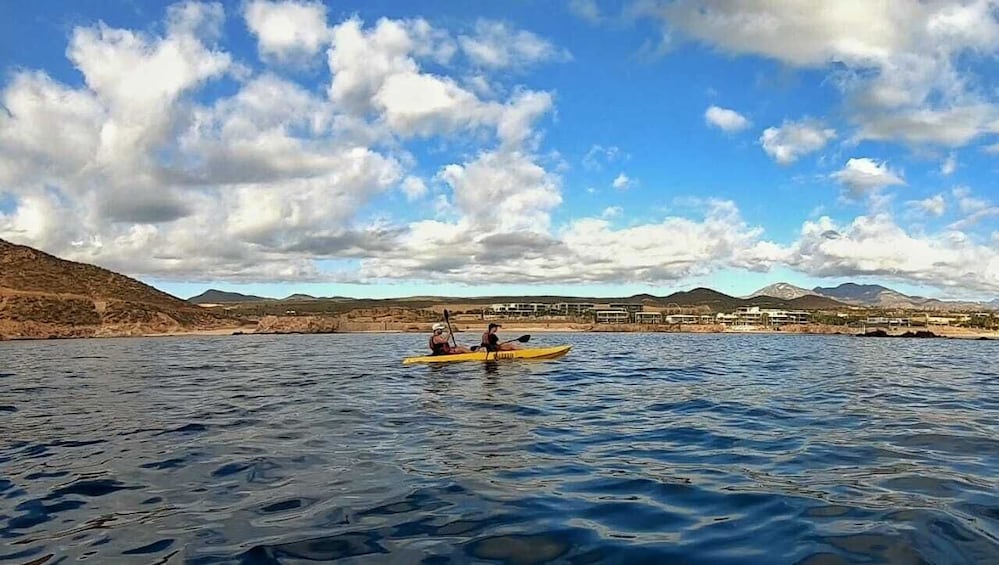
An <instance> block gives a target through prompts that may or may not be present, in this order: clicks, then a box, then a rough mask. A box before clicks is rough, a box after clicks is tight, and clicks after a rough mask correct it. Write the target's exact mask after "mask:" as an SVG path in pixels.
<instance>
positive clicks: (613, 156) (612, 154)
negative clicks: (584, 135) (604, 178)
mask: <svg viewBox="0 0 999 565" xmlns="http://www.w3.org/2000/svg"><path fill="white" fill-rule="evenodd" d="M622 158H623V159H627V158H628V155H627V154H625V153H623V152H622V151H621V149H620V148H619V147H616V146H613V145H612V146H610V147H604V146H602V145H593V146H592V147H590V150H589V151H587V152H586V155H584V156H583V167H584V168H586V169H587V170H590V171H599V170H602V169H603V168H604V165H605V164H611V163H613V162H615V161H617V160H618V159H622Z"/></svg>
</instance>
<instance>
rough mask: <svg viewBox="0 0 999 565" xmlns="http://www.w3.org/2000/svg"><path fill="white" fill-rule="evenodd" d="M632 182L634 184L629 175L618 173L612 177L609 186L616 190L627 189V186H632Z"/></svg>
mask: <svg viewBox="0 0 999 565" xmlns="http://www.w3.org/2000/svg"><path fill="white" fill-rule="evenodd" d="M634 184H635V181H634V179H632V178H631V177H629V176H628V175H626V174H624V173H619V174H618V175H617V176H616V177H614V180H613V181H612V182H611V186H613V187H614V188H616V189H618V190H628V189H629V188H631V187H632V186H634Z"/></svg>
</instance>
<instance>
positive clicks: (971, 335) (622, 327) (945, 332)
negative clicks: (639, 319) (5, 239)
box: [2, 321, 999, 341]
mask: <svg viewBox="0 0 999 565" xmlns="http://www.w3.org/2000/svg"><path fill="white" fill-rule="evenodd" d="M500 322H501V323H502V321H500ZM352 325H353V324H343V326H344V327H340V328H337V329H332V328H330V327H325V328H321V329H320V328H315V327H312V328H308V327H302V328H296V327H289V328H282V329H267V328H265V329H263V330H262V331H261V328H260V327H259V326H258V325H249V324H247V325H242V326H232V327H225V328H205V329H189V330H171V331H165V332H148V331H145V332H143V331H127V332H122V333H114V332H113V331H110V332H96V333H93V334H89V335H88V334H87V333H75V332H74V333H70V334H69V335H62V336H60V335H46V336H10V335H8V336H4V338H3V340H2V341H39V340H53V339H56V340H62V339H73V340H75V339H109V338H130V337H131V338H135V337H145V338H149V337H164V338H165V337H221V336H241V335H295V334H424V333H429V332H430V326H431V325H432V324H431V323H405V324H400V325H404V326H405V327H398V328H389V327H384V328H369V327H351V326H352ZM366 325H367V324H357V326H366ZM378 325H382V324H378ZM387 325H388V324H386V326H387ZM392 325H395V324H392ZM424 326H425V327H424ZM452 327H453V329H454V333H455V336H456V337H458V338H459V339H461V337H463V336H465V335H467V336H470V337H472V338H473V339H474V338H475V337H477V335H478V334H479V333H481V332H483V331H485V329H486V328H485V323H483V324H482V325H481V326H480V325H479V324H468V323H460V324H454V323H453V324H452ZM501 332H502V334H503V335H504V336H512V335H514V334H525V333H537V334H547V333H646V334H653V333H657V334H666V333H669V334H712V335H732V336H735V335H745V334H753V335H762V334H767V335H816V336H818V335H844V336H852V337H870V338H879V337H881V338H903V339H904V338H909V339H964V340H997V341H999V331H989V330H975V329H970V328H956V327H950V326H928V327H925V328H911V327H909V328H898V329H892V330H890V331H885V330H883V329H880V328H867V330H866V333H865V331H863V330H861V329H858V328H844V327H842V326H820V325H810V326H796V327H793V328H783V329H779V330H778V329H772V328H747V329H742V328H740V329H731V328H726V327H722V326H714V325H712V326H679V327H678V326H667V325H638V324H576V323H553V322H540V323H537V322H536V323H523V322H511V323H508V324H504V325H503V326H502V329H501ZM873 332H876V333H873ZM919 332H922V333H919Z"/></svg>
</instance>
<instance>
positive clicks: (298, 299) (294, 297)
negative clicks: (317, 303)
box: [281, 293, 321, 302]
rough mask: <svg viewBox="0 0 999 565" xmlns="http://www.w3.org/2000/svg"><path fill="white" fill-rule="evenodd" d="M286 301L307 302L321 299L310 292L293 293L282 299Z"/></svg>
mask: <svg viewBox="0 0 999 565" xmlns="http://www.w3.org/2000/svg"><path fill="white" fill-rule="evenodd" d="M281 300H282V301H284V302H306V301H309V300H321V299H320V298H316V297H315V296H311V295H308V294H300V293H299V294H292V295H289V296H286V297H284V298H282V299H281Z"/></svg>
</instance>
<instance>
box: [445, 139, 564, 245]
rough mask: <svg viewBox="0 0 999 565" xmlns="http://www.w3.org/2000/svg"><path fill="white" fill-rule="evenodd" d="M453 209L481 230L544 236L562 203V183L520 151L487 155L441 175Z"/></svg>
mask: <svg viewBox="0 0 999 565" xmlns="http://www.w3.org/2000/svg"><path fill="white" fill-rule="evenodd" d="M438 176H439V177H440V179H441V180H442V181H444V182H445V183H447V185H448V186H449V187H450V188H451V190H452V193H453V197H454V204H455V206H456V207H457V208H458V210H460V211H461V213H462V214H463V215H464V217H465V218H466V220H467V221H468V222H470V223H471V224H473V225H474V226H476V228H478V229H480V230H482V229H484V230H487V231H488V230H496V231H518V230H525V231H532V230H535V231H536V230H545V229H547V227H548V223H549V212H550V211H551V210H552V209H553V208H555V207H556V206H558V205H559V204H560V203H561V202H562V196H561V191H560V180H559V179H558V178H557V177H556V176H554V175H553V174H551V173H549V172H548V171H546V170H545V169H544V168H543V167H541V166H539V165H538V164H537V163H536V162H535V161H534V159H533V158H532V157H531V156H530V155H528V154H525V153H523V152H520V151H487V152H483V153H481V154H479V155H478V156H477V157H476V158H475V159H474V160H472V161H470V162H468V163H465V164H462V165H458V164H451V165H447V166H445V167H444V168H443V169H441V171H440V173H439V174H438Z"/></svg>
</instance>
